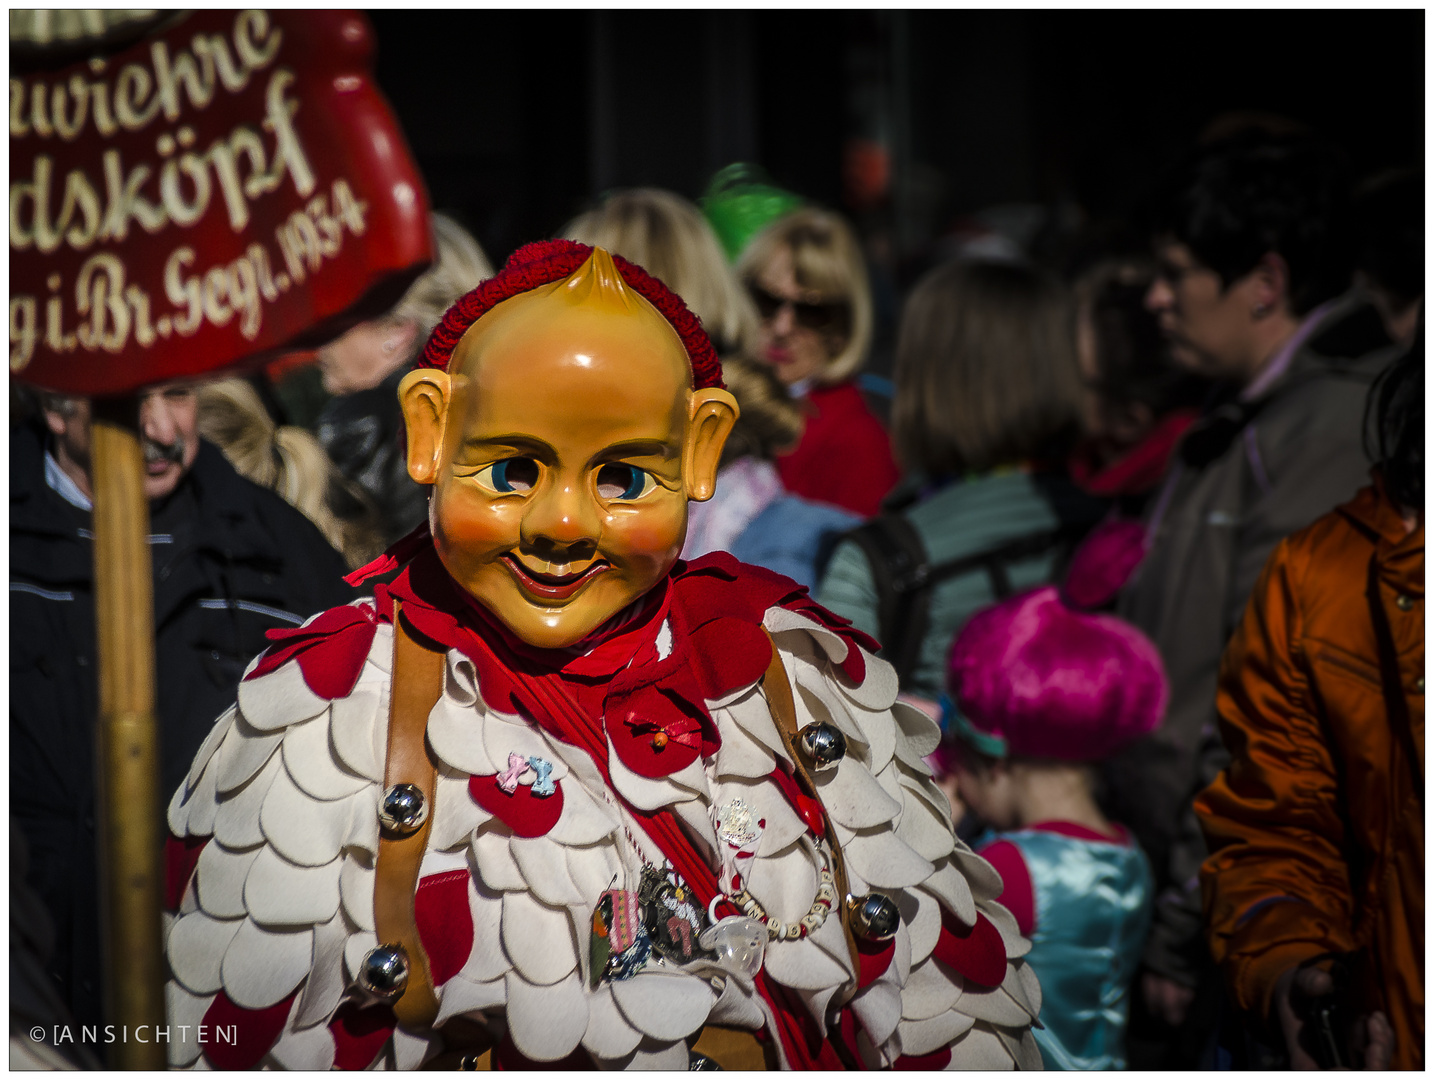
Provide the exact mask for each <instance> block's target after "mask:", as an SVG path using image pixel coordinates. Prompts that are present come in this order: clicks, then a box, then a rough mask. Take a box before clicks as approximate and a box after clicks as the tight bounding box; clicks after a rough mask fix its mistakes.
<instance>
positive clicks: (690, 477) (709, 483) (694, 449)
mask: <svg viewBox="0 0 1434 1080" xmlns="http://www.w3.org/2000/svg"><path fill="white" fill-rule="evenodd" d="M740 414H741V410H740V409H738V408H737V399H736V398H734V397H733V396H732V395H731V394H729V393H728V392H727V391H726V390H716V389H708V390H697V391H694V392H693V394H692V402H691V404H690V405H689V406H688V409H687V415H688V423H687V445H686V446H685V447H684V448H683V451H682V454H683V462H682V472H683V475H685V476H686V477H687V497H688V498H689V499H692V500H693V501H695V502H706V501H707V500H708V499H710V498H712V493H713V492H715V491H716V490H717V465H718V463H719V462H720V461H721V460H722V447H724V446H725V445H727V436H728V435H730V434H732V425H733V424H735V423H736V422H737V417H738V416H739V415H740Z"/></svg>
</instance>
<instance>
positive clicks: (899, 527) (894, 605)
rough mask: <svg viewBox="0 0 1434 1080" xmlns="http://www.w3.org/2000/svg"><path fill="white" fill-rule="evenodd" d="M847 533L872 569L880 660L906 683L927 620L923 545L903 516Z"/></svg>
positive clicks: (928, 599) (882, 518) (876, 520)
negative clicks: (893, 669)
mask: <svg viewBox="0 0 1434 1080" xmlns="http://www.w3.org/2000/svg"><path fill="white" fill-rule="evenodd" d="M846 535H847V539H849V540H851V541H852V542H853V543H855V544H856V545H857V547H859V548H861V550H862V553H863V554H865V555H866V561H867V562H868V563H869V564H870V565H871V578H872V582H873V584H874V585H875V586H876V621H877V635H876V636H877V638H878V640H880V641H881V646H882V650H881V654H882V659H884V660H885V661H886V662H887V663H889V664H890V665H891V666H892V667H894V668H895V669H896V677H897V679H898V680H899V681H900V682H901V684H902V685H905V684H906V683H907V682H908V680H909V679H910V678H911V674H912V672H914V671H915V670H916V663H917V660H918V659H919V658H920V656H921V642H922V641H923V640H924V639H925V637H926V627H927V623H928V620H929V616H930V608H931V594H930V590H929V588H928V587H927V583H928V579H929V576H930V572H931V567H930V565H929V563H928V561H927V554H926V545H925V544H924V543H922V541H921V536H920V534H919V533H917V531H916V529H915V527H914V526H913V525H912V524H911V522H910V521H908V520H907V519H906V518H905V517H904V516H903V515H901V514H890V513H888V514H881V515H879V516H878V517H874V518H872V519H871V520H870V521H868V522H865V523H864V524H861V525H858V526H857V527H856V528H855V529H853V530H851V532H849V533H847V534H846Z"/></svg>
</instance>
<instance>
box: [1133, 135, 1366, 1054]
mask: <svg viewBox="0 0 1434 1080" xmlns="http://www.w3.org/2000/svg"><path fill="white" fill-rule="evenodd" d="M1161 203H1162V205H1161V208H1160V213H1161V214H1162V217H1161V219H1160V223H1159V224H1158V226H1157V230H1156V242H1155V253H1156V260H1157V270H1156V277H1155V281H1154V283H1153V284H1152V285H1151V287H1150V290H1149V292H1148V293H1147V295H1146V306H1147V307H1148V308H1149V309H1150V310H1151V312H1153V313H1154V314H1155V315H1156V317H1157V319H1158V320H1159V323H1160V328H1161V331H1162V332H1163V334H1164V336H1165V338H1166V340H1167V341H1168V343H1169V346H1170V349H1171V354H1172V357H1173V359H1174V360H1175V362H1176V363H1177V364H1179V365H1181V366H1183V367H1185V368H1188V369H1189V370H1191V371H1194V372H1197V373H1199V374H1202V375H1205V376H1207V377H1210V378H1213V379H1215V380H1217V386H1216V388H1215V390H1214V392H1213V393H1212V396H1211V398H1210V399H1209V400H1208V401H1207V402H1206V405H1205V408H1204V411H1203V413H1202V415H1201V416H1200V418H1199V419H1198V420H1197V421H1196V422H1195V423H1194V424H1193V425H1192V426H1191V428H1190V429H1189V431H1188V432H1187V433H1186V435H1185V436H1184V438H1183V440H1182V443H1181V445H1180V447H1179V448H1178V449H1177V450H1176V453H1175V456H1174V461H1173V464H1172V467H1171V469H1170V472H1169V475H1168V477H1167V479H1166V482H1165V484H1164V486H1163V487H1162V488H1161V490H1160V491H1159V492H1157V494H1156V495H1155V496H1154V497H1153V499H1152V500H1151V503H1150V509H1148V510H1147V511H1146V525H1147V530H1148V535H1147V538H1146V550H1147V554H1146V556H1145V561H1144V563H1143V565H1142V566H1141V567H1140V569H1139V570H1138V571H1137V574H1136V576H1135V577H1134V578H1133V579H1132V582H1131V584H1129V585H1127V586H1126V589H1125V591H1124V593H1123V594H1122V596H1121V598H1120V602H1119V613H1120V614H1121V615H1122V616H1123V617H1124V618H1126V619H1128V620H1129V621H1131V622H1133V623H1134V624H1135V625H1136V626H1138V627H1140V629H1142V630H1143V631H1144V632H1145V633H1146V634H1148V635H1149V636H1150V637H1151V638H1152V639H1153V640H1154V641H1155V642H1156V644H1157V645H1158V646H1159V648H1160V652H1161V656H1162V659H1163V660H1164V661H1165V666H1166V669H1167V671H1168V673H1169V677H1170V688H1171V693H1170V701H1171V704H1170V708H1169V711H1168V713H1167V715H1166V717H1165V720H1164V722H1163V723H1162V725H1161V726H1160V728H1158V729H1157V730H1156V731H1155V732H1153V733H1152V734H1151V735H1149V736H1147V737H1146V738H1144V739H1142V740H1140V741H1139V742H1137V743H1135V744H1133V745H1132V746H1131V747H1129V748H1128V749H1127V750H1125V751H1123V752H1122V753H1121V754H1120V755H1119V756H1118V757H1116V758H1114V759H1112V760H1111V762H1109V763H1108V765H1107V767H1106V776H1107V789H1108V791H1109V792H1110V795H1111V799H1112V801H1113V802H1114V803H1115V805H1113V806H1112V807H1111V809H1112V812H1113V813H1114V815H1115V816H1116V817H1117V818H1118V819H1119V820H1121V821H1122V822H1124V823H1126V824H1128V825H1129V826H1130V827H1131V829H1132V830H1133V831H1134V832H1135V834H1136V836H1137V837H1138V839H1139V840H1140V842H1141V845H1142V846H1143V847H1144V848H1145V850H1146V852H1147V854H1148V855H1149V856H1150V859H1151V864H1152V867H1153V869H1154V871H1155V877H1156V896H1157V900H1156V908H1155V916H1154V922H1153V925H1152V929H1151V934H1150V938H1149V941H1148V942H1147V945H1146V949H1145V956H1144V963H1145V973H1144V976H1143V979H1142V988H1143V993H1144V998H1145V1002H1146V1006H1147V1008H1148V1009H1149V1011H1150V1015H1152V1016H1154V1017H1156V1018H1158V1019H1159V1020H1160V1021H1162V1022H1163V1023H1164V1024H1165V1025H1168V1026H1167V1027H1166V1029H1165V1031H1164V1032H1163V1036H1164V1038H1165V1039H1166V1040H1168V1043H1169V1045H1168V1051H1167V1052H1168V1055H1169V1056H1168V1057H1167V1059H1166V1061H1165V1062H1164V1063H1162V1064H1157V1063H1156V1062H1154V1061H1151V1062H1149V1063H1148V1064H1146V1065H1144V1066H1143V1067H1149V1068H1154V1067H1165V1068H1194V1067H1197V1060H1198V1057H1199V1054H1200V1052H1201V1049H1202V1046H1203V1044H1204V1042H1205V1040H1206V1037H1207V1036H1208V1034H1209V1033H1210V1031H1211V1029H1212V1027H1213V1020H1214V1015H1213V1014H1214V1008H1215V997H1214V995H1213V989H1214V980H1213V978H1212V977H1211V974H1212V971H1211V967H1210V960H1209V958H1208V953H1207V950H1206V948H1205V944H1204V940H1203V935H1202V924H1201V914H1200V885H1199V880H1198V874H1199V869H1200V863H1201V860H1202V859H1203V858H1204V856H1205V846H1204V841H1203V839H1202V837H1201V835H1200V830H1199V825H1198V823H1197V821H1196V819H1195V815H1194V810H1193V807H1192V802H1193V799H1194V797H1195V795H1196V794H1197V793H1198V792H1199V791H1200V790H1201V789H1202V788H1203V787H1204V786H1205V785H1206V784H1208V783H1210V781H1211V780H1213V779H1214V777H1215V775H1216V773H1218V771H1219V770H1220V768H1222V767H1223V765H1224V764H1225V761H1226V760H1228V758H1227V756H1226V755H1225V753H1224V749H1223V747H1222V746H1221V745H1220V742H1219V738H1218V736H1217V735H1216V733H1215V723H1216V712H1215V690H1216V676H1217V673H1218V669H1219V664H1220V656H1221V654H1222V652H1223V651H1224V648H1225V644H1226V642H1227V641H1228V640H1229V637H1230V635H1231V633H1232V632H1233V630H1234V628H1235V626H1236V625H1237V624H1238V622H1239V620H1240V617H1241V615H1242V614H1243V612H1244V608H1245V603H1246V601H1247V599H1248V598H1249V595H1250V592H1251V590H1252V588H1253V587H1254V584H1255V581H1256V578H1257V577H1258V575H1259V573H1260V571H1261V569H1262V568H1263V567H1264V564H1265V560H1266V559H1267V558H1268V557H1269V554H1270V552H1271V551H1272V550H1273V549H1274V547H1275V545H1276V544H1277V543H1278V542H1279V541H1280V540H1281V539H1282V538H1283V537H1284V536H1286V535H1288V534H1289V533H1291V532H1293V531H1295V530H1296V529H1299V528H1301V527H1303V526H1305V525H1307V524H1309V523H1310V522H1311V521H1313V520H1314V519H1315V518H1317V517H1319V516H1320V515H1321V514H1323V513H1324V512H1326V511H1328V510H1330V509H1332V508H1333V507H1334V506H1336V505H1338V504H1339V503H1341V502H1343V501H1345V500H1347V499H1348V498H1350V496H1352V495H1353V494H1354V492H1355V490H1356V489H1358V488H1359V487H1360V486H1361V485H1362V484H1363V483H1365V482H1366V476H1367V473H1368V471H1369V462H1368V460H1367V459H1366V457H1365V454H1364V451H1363V449H1362V446H1361V434H1362V428H1361V421H1362V415H1363V409H1364V400H1365V395H1366V393H1367V391H1368V388H1369V385H1370V383H1371V381H1372V380H1373V378H1374V376H1375V375H1376V374H1377V369H1378V362H1377V357H1374V356H1371V355H1370V354H1371V353H1372V351H1373V350H1377V349H1379V348H1380V347H1381V346H1383V345H1384V344H1385V343H1386V339H1385V337H1384V334H1383V330H1382V328H1381V325H1380V323H1379V320H1378V316H1377V314H1376V312H1375V311H1374V310H1373V309H1372V308H1371V307H1370V306H1369V305H1368V303H1366V302H1363V301H1362V300H1361V299H1360V298H1359V297H1358V296H1356V295H1354V294H1352V293H1350V292H1349V291H1348V290H1349V288H1350V281H1351V276H1352V271H1353V262H1354V245H1353V237H1352V235H1351V228H1350V225H1349V222H1348V194H1347V181H1346V180H1345V177H1344V174H1343V165H1342V162H1341V159H1340V157H1339V155H1338V154H1337V153H1336V152H1335V151H1334V150H1333V148H1331V147H1328V146H1326V145H1324V144H1322V143H1319V142H1317V141H1315V140H1314V139H1312V138H1310V137H1304V136H1294V137H1290V136H1286V137H1281V138H1276V137H1273V136H1270V135H1267V134H1263V133H1260V132H1255V131H1249V132H1246V133H1244V134H1242V135H1237V136H1234V137H1232V138H1230V139H1227V140H1225V141H1223V142H1218V143H1214V144H1210V145H1207V146H1205V147H1203V148H1202V149H1201V150H1200V151H1199V152H1198V153H1197V154H1195V155H1194V156H1192V157H1191V158H1190V159H1189V160H1188V161H1187V162H1185V163H1184V164H1183V165H1182V166H1181V167H1180V168H1179V169H1177V170H1176V171H1175V172H1173V173H1172V174H1171V176H1170V177H1169V178H1168V181H1167V187H1166V189H1165V191H1163V192H1162V194H1161ZM1202 987H1203V988H1205V989H1206V990H1207V991H1210V992H1207V993H1201V994H1199V995H1198V998H1197V990H1198V989H1199V988H1202ZM1192 1002H1193V1003H1194V1004H1193V1006H1192ZM1187 1016H1188V1020H1187ZM1136 1026H1137V1025H1136V1024H1135V1023H1133V1024H1132V1032H1133V1034H1134V1032H1135V1029H1136ZM1139 1062H1140V1059H1139V1058H1138V1057H1137V1055H1136V1053H1135V1052H1134V1050H1132V1062H1131V1063H1132V1066H1134V1067H1142V1066H1141V1064H1140V1063H1139Z"/></svg>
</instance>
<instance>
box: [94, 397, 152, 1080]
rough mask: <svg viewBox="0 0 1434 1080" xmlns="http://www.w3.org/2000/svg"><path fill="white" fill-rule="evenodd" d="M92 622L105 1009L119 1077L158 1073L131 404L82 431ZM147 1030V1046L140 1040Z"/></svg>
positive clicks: (141, 537)
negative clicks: (87, 463) (89, 502)
mask: <svg viewBox="0 0 1434 1080" xmlns="http://www.w3.org/2000/svg"><path fill="white" fill-rule="evenodd" d="M90 460H91V470H92V471H91V476H92V482H93V487H94V533H95V541H94V545H95V617H96V620H97V622H98V632H99V637H98V641H99V705H100V712H99V722H98V725H97V728H96V732H95V738H96V755H95V762H96V770H95V775H96V782H97V784H98V787H99V791H98V802H97V806H98V810H99V812H98V826H99V851H100V877H99V880H100V889H101V894H100V896H101V911H102V912H103V915H102V924H101V925H102V931H103V939H104V964H103V970H104V972H105V1002H106V1013H107V1015H108V1016H109V1018H110V1021H111V1022H112V1023H113V1024H115V1025H116V1027H119V1026H120V1025H123V1026H124V1027H123V1028H121V1030H124V1031H125V1035H126V1037H125V1038H124V1039H122V1040H116V1041H115V1042H114V1043H112V1044H111V1058H110V1064H111V1066H112V1067H114V1068H119V1069H163V1068H164V1067H165V1057H166V1055H165V1046H166V1044H165V1043H163V1042H160V1041H159V1040H158V1038H157V1037H156V1033H155V1027H156V1025H157V1026H160V1027H162V1026H163V1025H164V1023H165V1018H164V962H163V955H162V951H161V950H162V946H161V922H160V897H161V896H162V890H163V859H162V857H161V851H162V845H163V842H164V840H163V833H162V831H161V818H160V793H159V737H158V728H157V724H156V721H155V705H154V702H155V695H154V687H155V668H154V585H153V581H154V579H153V575H152V572H151V569H150V552H149V542H148V534H149V504H148V502H147V500H146V499H145V495H144V476H145V472H144V455H143V453H142V452H141V448H140V437H139V399H138V398H136V397H125V398H97V399H95V401H94V414H93V419H92V421H91V427H90ZM144 1025H148V1031H147V1032H145V1033H144V1035H147V1036H148V1038H147V1041H141V1039H142V1038H144V1036H143V1035H141V1034H140V1029H141V1028H142V1027H143V1026H144Z"/></svg>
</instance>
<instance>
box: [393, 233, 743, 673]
mask: <svg viewBox="0 0 1434 1080" xmlns="http://www.w3.org/2000/svg"><path fill="white" fill-rule="evenodd" d="M399 396H400V399H401V401H402V404H403V410H404V418H405V420H406V422H407V425H408V448H409V449H408V453H409V473H410V475H412V476H413V478H414V479H415V480H417V481H418V482H419V483H422V484H432V485H433V486H434V492H433V501H432V505H431V507H430V511H429V519H430V522H431V523H432V527H433V538H434V543H435V546H436V547H437V550H438V555H439V557H440V558H441V559H442V560H443V564H444V566H445V567H446V568H447V569H448V572H449V573H450V574H451V575H452V576H453V578H454V580H456V581H457V582H458V583H459V584H460V585H461V586H462V587H463V588H464V589H466V590H467V591H468V592H469V593H470V594H472V595H473V596H474V597H475V598H476V599H477V600H478V601H479V602H480V603H481V604H483V606H484V607H486V608H487V609H488V610H489V611H491V612H492V613H493V614H494V615H495V616H496V617H497V618H498V619H499V620H500V621H501V622H502V623H503V624H504V625H505V626H507V627H508V629H510V630H511V631H512V632H513V633H514V634H515V635H516V636H517V637H518V638H520V639H521V640H523V641H525V642H527V643H528V644H530V645H535V646H538V647H540V648H562V647H565V646H568V645H573V644H576V643H577V642H579V641H581V640H582V639H583V638H585V637H587V636H588V635H589V634H591V633H592V632H593V631H594V630H597V629H598V628H599V627H601V626H602V625H603V624H604V623H605V622H607V621H608V620H609V619H611V618H612V617H613V616H614V615H616V614H617V613H618V612H620V611H622V610H623V609H624V608H625V607H627V606H628V605H629V604H631V603H632V602H633V601H634V600H636V599H638V598H639V597H640V596H642V595H643V594H644V593H646V592H647V591H648V590H649V589H651V588H652V587H653V586H654V585H656V584H657V583H658V582H660V581H661V580H662V578H663V577H664V576H666V574H667V572H668V571H669V570H670V569H671V568H672V564H673V563H674V562H675V561H676V559H677V556H678V553H679V552H680V551H681V550H682V542H683V539H684V538H685V536H686V531H687V502H688V499H699V500H701V499H707V498H710V497H711V495H712V490H713V486H714V481H715V477H716V471H717V462H718V459H719V458H720V457H721V452H722V445H723V443H724V442H725V441H726V438H727V435H728V433H729V432H730V431H731V428H732V424H733V422H734V421H735V420H736V418H737V406H736V402H735V400H734V399H733V398H732V396H731V395H730V394H728V393H727V392H726V391H724V390H698V391H694V390H692V389H691V374H690V368H689V365H688V359H687V353H686V350H685V349H684V348H683V345H682V342H681V339H680V338H679V337H678V336H677V332H676V331H675V330H674V329H673V328H672V326H671V325H670V324H669V323H668V322H667V320H666V319H665V318H663V316H662V315H661V314H660V313H659V312H658V311H657V310H656V309H655V308H654V307H653V306H652V305H651V304H650V303H648V302H647V300H645V299H644V298H643V297H641V296H639V295H638V294H637V293H636V292H634V291H632V290H631V289H629V288H628V287H627V286H626V284H625V283H624V282H623V280H622V278H621V276H620V275H619V273H618V271H617V268H616V267H615V266H614V265H613V262H612V260H611V259H610V258H609V257H608V255H607V253H606V252H604V251H602V250H601V249H597V250H595V251H594V252H593V255H592V257H591V258H589V259H588V261H587V262H586V263H584V264H583V266H581V267H580V268H579V269H578V270H577V271H575V272H574V273H573V274H572V275H571V276H570V277H568V278H567V279H566V280H564V281H560V282H556V283H554V284H551V285H545V286H542V287H540V288H537V289H534V290H532V291H530V292H526V293H522V294H521V295H519V296H515V297H513V298H511V299H509V300H506V301H504V302H503V303H501V304H499V305H497V306H496V307H494V308H493V309H492V310H491V311H489V312H487V313H486V314H485V315H484V316H483V317H482V318H480V319H479V320H478V321H477V322H476V323H475V324H474V325H473V326H472V327H471V328H470V329H469V330H468V332H467V333H466V334H465V335H464V336H463V339H462V340H461V341H460V342H459V343H458V347H457V348H456V349H455V350H454V355H453V361H452V363H451V364H450V371H449V372H446V373H445V372H439V371H432V370H421V371H414V372H412V373H410V374H409V375H408V376H407V377H406V378H405V379H404V381H403V384H402V385H401V387H400V389H399Z"/></svg>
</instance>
